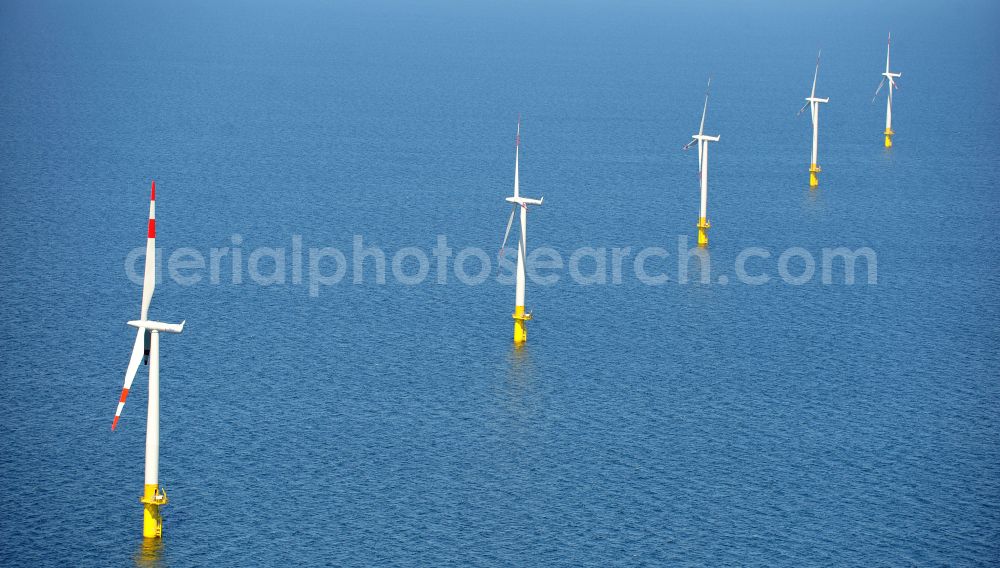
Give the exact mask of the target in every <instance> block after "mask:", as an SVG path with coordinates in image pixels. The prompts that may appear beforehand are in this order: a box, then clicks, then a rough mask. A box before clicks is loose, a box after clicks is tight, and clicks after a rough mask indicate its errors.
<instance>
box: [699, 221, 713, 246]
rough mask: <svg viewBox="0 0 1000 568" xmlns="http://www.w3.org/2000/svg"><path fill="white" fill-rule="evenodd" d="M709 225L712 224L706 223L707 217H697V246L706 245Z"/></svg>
mask: <svg viewBox="0 0 1000 568" xmlns="http://www.w3.org/2000/svg"><path fill="white" fill-rule="evenodd" d="M711 226H712V225H710V224H709V223H708V219H706V218H704V217H699V218H698V246H700V247H707V246H708V228H709V227H711Z"/></svg>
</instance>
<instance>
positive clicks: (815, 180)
mask: <svg viewBox="0 0 1000 568" xmlns="http://www.w3.org/2000/svg"><path fill="white" fill-rule="evenodd" d="M821 171H823V170H822V169H820V167H819V166H817V165H816V164H810V165H809V187H816V186H818V185H819V177H817V176H816V174H818V173H820V172H821Z"/></svg>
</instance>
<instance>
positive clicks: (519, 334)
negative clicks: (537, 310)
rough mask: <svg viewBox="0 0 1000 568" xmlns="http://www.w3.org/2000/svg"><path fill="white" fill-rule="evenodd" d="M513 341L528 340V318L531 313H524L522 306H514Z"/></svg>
mask: <svg viewBox="0 0 1000 568" xmlns="http://www.w3.org/2000/svg"><path fill="white" fill-rule="evenodd" d="M513 317H514V343H524V342H525V341H527V340H528V320H530V319H531V314H526V313H524V306H514V315H513Z"/></svg>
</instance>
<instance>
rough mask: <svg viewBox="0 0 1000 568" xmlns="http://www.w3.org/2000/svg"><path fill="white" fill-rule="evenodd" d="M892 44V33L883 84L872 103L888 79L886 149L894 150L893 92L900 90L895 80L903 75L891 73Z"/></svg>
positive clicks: (887, 42)
mask: <svg viewBox="0 0 1000 568" xmlns="http://www.w3.org/2000/svg"><path fill="white" fill-rule="evenodd" d="M891 43H892V32H890V33H889V39H888V41H886V44H885V73H882V82H881V83H879V84H878V88H877V89H875V96H874V97H872V102H875V99H876V98H878V92H879V91H881V90H882V85H885V81H886V79H888V80H889V92H888V96H887V97H886V100H885V147H886V148H892V135H893V134H895V132H893V130H892V90H893V89H898V88H899V85H898V84H896V81H895V79H898V78H899V77H902V76H903V74H902V73H893V72H891V71H889V46H890V44H891Z"/></svg>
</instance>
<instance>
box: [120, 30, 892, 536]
mask: <svg viewBox="0 0 1000 568" xmlns="http://www.w3.org/2000/svg"><path fill="white" fill-rule="evenodd" d="M890 40H891V36H890ZM819 63H820V56H819V55H817V57H816V69H815V72H814V73H813V83H812V90H811V91H810V94H809V96H808V97H806V99H805V100H806V104H805V105H803V106H802V108H801V109H800V110H799V113H798V114H799V115H801V114H802V113H803V112H804V111H805V110H806V108H809V109H810V115H811V117H812V126H813V137H812V154H811V161H810V165H809V185H810V187H816V186H818V185H819V178H818V175H817V174H819V173H820V172H821V171H822V170H821V169H820V167H819V163H818V156H817V150H818V142H819V108H820V106H819V105H821V104H826V103H828V102H829V100H830V99H829V98H820V97H817V96H816V83H817V80H818V78H819ZM885 65H886V66H885V72H884V73H882V76H883V78H882V82H881V83H880V84H879V86H878V88H877V89H876V91H875V97H876V98H877V97H878V94H879V92H880V91H881V90H882V87H883V86H885V85H886V83H888V87H887V103H886V122H885V131H884V135H885V147H886V148H890V147H891V146H892V136H893V135H894V134H895V132H893V130H892V97H893V90H894V89H898V88H899V87H898V84H897V82H896V79H898V78H899V77H900V76H901V73H894V72H892V71H891V70H890V66H889V47H888V45H887V47H886V64H885ZM711 83H712V81H711V78H710V79H709V80H708V86H707V87H706V91H705V101H704V105H703V106H702V113H701V122H700V124H699V126H698V133H697V134H693V135H691V140H690V141H689V142H688V143H687V144H685V145H684V146H683V149H684V150H688V149H690V148H692V147H694V146H697V150H698V178H699V186H700V191H701V201H700V210H699V216H698V223H697V225H696V227H697V229H698V246H699V247H707V246H708V229H709V228H710V227H711V224H710V223H709V221H708V155H709V152H708V148H709V145H710V144H711V143H712V142H718V141H719V140H720V136H719V135H709V134H705V119H706V117H707V115H708V100H709V94H710V93H709V90H710V88H711ZM874 100H875V98H873V99H872V102H874ZM514 148H515V149H514V192H513V193H514V194H513V195H512V196H510V197H507V198H505V201H506V202H507V203H510V204H511V206H512V209H511V212H510V217H509V218H508V220H507V227H506V230H505V232H504V237H503V241H502V244H501V246H500V253H499V256H500V257H503V254H504V252H505V250H506V247H507V242H508V240H509V238H510V237H511V229H512V228H513V225H514V218H515V217H518V218H519V231H518V236H517V268H516V279H515V297H514V313H513V314H512V317H513V319H514V344H515V345H518V346H521V345H523V344H524V343H525V342H526V341H527V339H528V331H527V323H528V322H529V321H531V320H532V314H531V312H530V311H526V310H525V271H526V264H525V263H526V259H527V256H528V255H527V232H528V206H529V205H531V206H541V205H542V201H543V198H538V199H534V198H529V197H523V196H522V195H521V190H520V153H521V119H520V116H519V117H518V122H517V134H516V137H515V144H514ZM155 285H156V182H155V181H154V182H153V183H152V186H151V189H150V199H149V220H148V225H147V238H146V257H145V266H144V274H143V284H142V301H141V307H140V312H139V319H138V320H132V321H129V322H128V325H129V326H131V327H134V328H136V330H137V332H136V339H135V343H134V345H133V348H132V355H131V357H130V359H129V362H128V366H127V368H126V371H125V382H124V386H123V388H122V391H121V396H120V398H119V401H118V407H117V409H116V410H115V416H114V419H113V421H112V423H111V429H112V430H114V429H115V428H116V427H117V426H118V421H119V419H120V418H121V414H122V410H123V408H124V406H125V401H126V399H127V397H128V394H129V390H130V389H131V387H132V383H133V381H134V380H135V377H136V374H137V373H138V370H139V367H140V366H141V365H142V364H143V363H145V364H146V365H148V367H149V392H148V397H149V398H148V411H147V418H146V456H145V484H144V491H143V495H142V497H140V499H139V501H140V502H141V503H142V504H143V511H144V513H143V536H144V537H146V538H159V537H161V536H162V533H163V523H162V517H161V515H160V507H162V506H164V505H166V504H167V495H166V491H165V490H164V488H163V487H162V486H161V485H160V482H159V383H160V359H159V353H160V351H159V335H160V333H174V334H178V333H181V332H183V330H184V324H185V322H183V321H182V322H181V323H179V324H171V323H164V322H159V321H154V320H151V319H149V317H148V316H149V308H150V304H151V302H152V298H153V291H154V288H155Z"/></svg>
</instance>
